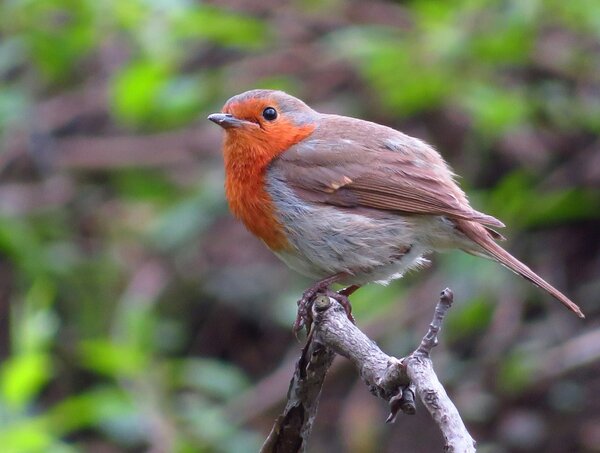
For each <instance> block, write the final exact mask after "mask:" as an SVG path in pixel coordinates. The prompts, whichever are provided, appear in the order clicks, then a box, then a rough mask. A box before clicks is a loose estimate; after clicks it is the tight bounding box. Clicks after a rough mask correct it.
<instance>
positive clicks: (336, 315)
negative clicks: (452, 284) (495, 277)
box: [262, 289, 475, 453]
mask: <svg viewBox="0 0 600 453" xmlns="http://www.w3.org/2000/svg"><path fill="white" fill-rule="evenodd" d="M451 305H452V292H451V291H450V290H449V289H446V290H444V291H443V292H442V294H441V298H440V301H439V302H438V304H437V306H436V310H435V315H434V318H433V321H432V322H431V324H430V326H429V330H428V332H427V334H426V335H425V337H423V340H422V341H421V344H420V345H419V347H418V348H417V349H416V350H415V352H413V353H412V354H410V355H409V356H407V357H405V358H403V359H397V358H395V357H391V356H388V355H387V354H385V353H384V352H382V351H381V349H379V347H378V346H377V345H376V344H375V343H374V342H373V341H372V340H370V339H369V338H368V337H367V336H366V335H365V334H364V333H363V332H362V331H361V330H360V329H358V327H356V326H355V325H354V324H352V323H351V322H350V321H349V320H348V317H347V316H346V313H345V311H344V308H343V307H342V306H341V305H340V304H339V303H337V302H336V301H335V300H334V299H330V298H328V297H326V296H323V295H320V296H318V297H317V298H316V300H315V303H314V306H313V312H312V314H313V319H314V324H313V329H312V331H311V333H310V335H309V338H308V340H307V344H306V346H305V348H304V350H303V354H302V356H301V358H300V360H299V361H298V364H297V367H296V372H295V374H294V377H293V379H292V382H291V384H290V392H289V393H288V404H287V405H286V409H285V410H284V413H283V414H282V415H281V416H280V417H279V418H278V419H277V421H276V423H275V426H274V427H273V430H272V431H271V434H270V435H269V438H268V439H267V441H266V442H265V445H264V446H263V449H262V451H263V452H265V453H267V452H268V453H271V452H285V453H288V452H303V451H306V446H307V442H308V438H309V435H310V430H311V427H312V423H313V421H314V417H315V414H316V407H317V400H318V397H319V394H320V392H321V387H322V383H323V379H324V377H325V373H326V372H327V368H328V367H329V365H330V364H331V361H332V359H333V353H334V352H335V353H337V354H340V355H342V356H344V357H346V358H347V359H349V360H350V361H351V362H352V363H353V364H354V365H355V366H356V368H357V369H358V371H359V373H360V376H361V378H362V379H363V380H364V381H365V383H366V384H367V386H368V387H369V390H370V392H371V393H373V394H374V395H376V396H378V397H380V398H383V399H385V400H386V401H388V402H389V404H390V416H389V417H388V420H387V421H388V422H393V421H394V420H395V419H396V415H397V414H398V412H400V411H402V412H404V413H406V414H414V413H415V401H414V396H415V394H417V395H419V397H420V399H421V401H422V402H423V404H424V405H425V407H426V408H427V409H428V410H429V412H430V413H431V415H432V417H433V419H434V421H435V422H436V423H437V424H438V426H439V427H440V429H441V431H442V434H443V436H444V439H445V442H446V451H448V452H461V453H462V452H474V451H475V443H474V441H473V439H472V438H471V436H470V435H469V433H468V431H467V429H466V427H465V425H464V423H463V421H462V419H461V418H460V415H459V413H458V411H457V409H456V407H455V406H454V404H453V403H452V401H450V398H449V397H448V395H447V394H446V391H445V390H444V387H443V386H442V384H441V383H440V382H439V380H438V379H437V376H436V375H435V372H434V371H433V366H432V364H431V360H430V358H429V355H430V352H431V349H432V348H433V347H434V346H435V345H436V344H437V342H438V338H437V335H438V332H439V330H440V328H441V326H442V322H443V320H444V317H445V315H446V312H447V311H448V309H449V308H450V306H451ZM298 423H300V425H298Z"/></svg>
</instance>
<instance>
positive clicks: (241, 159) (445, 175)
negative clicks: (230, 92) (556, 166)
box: [208, 90, 584, 331]
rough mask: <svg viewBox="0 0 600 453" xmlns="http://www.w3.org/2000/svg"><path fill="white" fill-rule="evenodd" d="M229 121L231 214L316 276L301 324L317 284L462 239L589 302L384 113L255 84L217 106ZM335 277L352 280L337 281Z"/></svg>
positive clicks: (326, 288) (414, 259) (219, 118)
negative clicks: (519, 249) (507, 235)
mask: <svg viewBox="0 0 600 453" xmlns="http://www.w3.org/2000/svg"><path fill="white" fill-rule="evenodd" d="M208 119H209V120H210V121H213V122H214V123H216V124H218V125H219V126H221V127H222V128H223V129H224V130H225V140H224V145H223V155H224V160H225V193H226V196H227V200H228V202H229V206H230V209H231V211H232V212H233V214H234V215H235V216H236V217H238V218H239V219H241V220H242V222H244V224H245V225H246V227H247V228H248V230H250V231H251V232H252V233H253V234H255V235H256V236H258V237H259V238H260V239H262V241H263V242H264V243H265V244H266V245H267V247H269V248H270V249H271V250H272V251H273V253H275V254H276V255H277V256H278V257H279V258H280V259H282V260H283V261H284V262H285V263H286V264H287V265H288V266H289V267H291V268H292V269H295V270H296V271H298V272H299V273H301V274H304V275H305V276H307V277H310V278H313V279H315V280H316V283H315V284H314V285H312V286H311V287H310V288H308V289H307V290H306V291H305V292H304V293H303V295H302V298H301V299H300V300H299V302H298V305H299V310H298V318H297V319H296V322H295V324H294V329H295V330H296V331H297V330H299V329H300V328H301V327H302V325H303V324H307V325H308V323H309V322H310V319H309V316H308V313H309V310H308V307H309V306H310V303H311V302H312V300H313V299H314V297H315V296H316V294H317V293H324V294H327V295H329V296H331V297H334V298H335V299H337V300H338V301H339V302H340V303H341V304H342V305H343V306H344V307H345V308H346V310H347V312H348V315H349V316H351V315H350V304H349V301H348V296H349V295H350V294H352V293H353V292H354V291H356V290H357V289H358V288H360V286H361V285H364V284H366V283H370V282H376V283H382V284H386V283H388V282H389V281H391V280H394V279H397V278H400V277H401V276H402V275H403V274H404V273H405V272H406V271H408V270H410V269H415V268H419V267H421V266H423V265H424V264H425V263H427V260H426V259H425V258H424V256H425V255H427V254H428V253H430V252H432V251H445V250H451V249H461V250H463V251H465V252H467V253H470V254H472V255H477V256H481V257H484V258H490V259H493V260H495V261H498V262H499V263H500V264H502V265H504V266H506V267H507V268H509V269H510V270H512V271H513V272H515V273H516V274H519V275H520V276H522V277H524V278H525V279H527V280H529V281H530V282H532V283H533V284H535V285H537V286H538V287H540V288H542V289H543V290H545V291H547V292H548V293H549V294H550V295H552V296H553V297H555V298H556V299H558V300H559V301H560V302H561V303H563V304H564V305H565V306H566V307H568V308H569V309H571V310H572V311H573V312H575V313H576V314H577V315H578V316H579V317H581V318H583V317H584V315H583V313H582V312H581V310H580V308H579V307H578V306H577V305H576V304H575V303H573V302H572V301H571V300H570V299H569V298H567V297H566V296H565V295H564V294H562V293H561V292H560V291H558V290H557V289H556V288H554V287H553V286H552V285H550V284H549V283H547V282H546V281H545V280H544V279H542V278H541V277H540V276H539V275H537V274H536V273H535V272H533V271H532V270H531V269H530V268H529V267H527V266H526V265H525V264H523V263H522V262H520V261H519V260H518V259H516V258H515V257H513V256H512V255H511V254H510V253H508V252H507V251H506V250H504V249H503V248H502V247H501V246H500V245H498V243H497V241H498V240H502V239H503V237H502V235H500V234H499V233H498V232H497V231H496V230H494V228H502V227H504V224H503V223H502V222H501V221H500V220H498V219H496V218H494V217H492V216H490V215H487V214H484V213H481V212H479V211H476V210H475V209H473V208H472V207H471V206H470V205H469V201H468V199H467V197H466V195H465V193H464V192H463V191H462V190H461V189H460V187H459V186H458V185H457V183H456V181H455V180H454V174H453V173H452V170H451V169H450V167H449V166H448V165H447V164H446V162H445V161H444V159H443V158H442V157H441V156H440V154H439V153H438V152H437V151H436V150H434V149H433V148H432V147H431V146H430V145H428V144H427V143H425V142H423V141H421V140H419V139H417V138H413V137H410V136H408V135H406V134H403V133H402V132H399V131H396V130H394V129H391V128H389V127H386V126H382V125H380V124H376V123H372V122H369V121H363V120H360V119H355V118H349V117H345V116H339V115H329V114H324V113H319V112H317V111H315V110H313V109H312V108H310V107H309V106H308V105H306V104H305V103H304V102H302V101H301V100H299V99H297V98H295V97H293V96H291V95H289V94H286V93H284V92H282V91H272V90H252V91H247V92H245V93H242V94H239V95H237V96H234V97H232V98H231V99H229V100H228V101H227V102H226V104H225V106H224V107H223V109H222V112H221V113H214V114H212V115H210V116H209V117H208ZM334 283H339V284H343V285H349V286H348V287H347V288H345V289H343V290H341V291H339V292H335V291H332V290H331V289H330V286H331V285H332V284H334Z"/></svg>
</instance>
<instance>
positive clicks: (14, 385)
mask: <svg viewBox="0 0 600 453" xmlns="http://www.w3.org/2000/svg"><path fill="white" fill-rule="evenodd" d="M52 375H53V366H52V359H51V357H50V355H48V354H43V353H30V354H23V355H18V356H12V357H10V358H9V359H7V360H6V361H5V362H4V364H3V365H2V378H1V380H0V386H1V387H0V388H1V390H2V397H3V399H4V400H5V401H6V402H7V404H9V405H11V406H13V407H15V408H21V407H23V406H25V405H26V404H28V403H30V402H31V400H32V399H33V398H34V397H35V396H36V395H37V393H38V392H39V391H40V389H41V388H42V387H43V386H44V385H45V384H46V383H47V382H48V381H49V380H50V377H51V376H52Z"/></svg>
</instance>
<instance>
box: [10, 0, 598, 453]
mask: <svg viewBox="0 0 600 453" xmlns="http://www.w3.org/2000/svg"><path fill="white" fill-rule="evenodd" d="M0 27H1V28H0V30H1V31H0V146H1V151H0V178H1V182H0V354H1V357H2V362H1V364H0V445H1V446H2V447H1V449H2V451H3V452H19V453H20V452H51V453H63V452H75V451H86V452H98V453H100V452H102V453H104V452H107V453H108V452H122V451H126V452H141V451H151V452H177V453H179V452H181V453H187V452H213V451H214V452H242V453H243V452H250V451H256V450H257V449H258V447H259V445H260V444H261V443H262V440H263V439H264V438H265V436H266V433H267V432H268V430H269V429H270V426H271V424H272V422H273V420H274V417H275V415H276V414H277V413H278V411H279V410H280V409H281V407H282V403H283V399H284V397H285V393H286V390H287V385H288V381H289V378H290V376H291V374H292V370H293V363H294V360H295V358H296V357H297V356H298V354H299V351H300V347H301V345H300V344H299V343H298V342H297V341H296V340H295V339H294V337H293V335H292V333H291V324H292V321H293V319H294V315H295V300H296V299H297V298H298V296H299V295H300V294H301V291H302V289H303V288H305V287H306V286H307V285H308V284H309V282H308V281H307V280H304V279H301V278H300V277H298V276H297V275H295V274H294V273H293V272H292V271H290V270H288V269H287V268H285V267H284V266H283V265H282V264H281V263H279V262H278V261H277V260H276V259H275V258H274V257H273V256H271V255H270V253H269V252H268V251H267V250H266V249H265V248H264V247H263V245H262V244H261V243H260V242H259V241H258V240H256V239H254V238H253V237H251V236H250V234H249V233H247V232H246V231H245V230H244V228H243V226H242V225H241V224H240V223H239V222H237V221H235V220H234V219H233V218H232V217H231V215H230V214H229V213H228V210H227V206H226V203H225V198H224V193H223V170H222V158H221V155H220V140H221V131H220V130H219V128H218V127H216V126H215V125H213V124H211V123H208V122H207V121H205V117H206V115H207V114H209V113H211V112H214V111H218V110H219V109H220V108H221V105H222V104H223V103H224V102H225V100H227V99H228V98H229V97H230V96H232V95H234V94H237V93H239V92H242V91H244V90H246V89H250V88H257V87H266V88H282V89H285V90H287V91H289V92H290V93H292V94H294V95H296V96H298V97H300V98H302V99H304V100H305V101H307V102H308V103H309V104H310V105H312V106H313V107H315V108H316V109H318V110H321V111H324V112H333V113H340V114H345V115H350V116H358V117H361V118H365V119H369V120H373V121H377V122H380V123H383V124H386V125H389V126H392V127H395V128H398V129H400V130H402V131H404V132H406V133H409V134H411V135H414V136H417V137H419V138H422V139H424V140H426V141H428V142H430V143H432V144H433V145H435V146H436V147H437V148H438V149H439V150H440V151H441V152H442V154H443V155H444V156H445V158H446V159H447V160H448V161H449V162H450V163H451V165H452V166H453V168H454V169H455V170H456V172H457V173H458V174H459V175H461V179H460V182H461V185H462V186H463V187H464V188H465V190H466V191H467V192H468V193H469V196H470V199H471V201H472V204H473V205H474V207H475V208H476V209H479V210H482V211H485V212H487V213H489V214H491V215H494V216H496V217H498V218H500V219H502V220H503V221H504V222H505V223H506V224H507V225H508V226H509V227H508V228H507V229H506V230H505V231H503V233H505V234H506V235H507V236H508V238H509V241H508V243H507V244H506V246H507V248H508V249H509V250H510V251H512V252H513V253H514V254H515V255H517V256H518V257H520V258H522V259H523V260H524V261H526V262H527V263H529V264H530V265H531V266H532V267H533V268H534V269H535V270H536V271H538V272H539V273H540V274H541V275H542V276H544V277H545V278H547V279H548V280H549V281H550V282H552V283H553V284H555V285H556V286H557V287H558V288H560V289H562V290H564V291H565V292H566V294H568V295H570V297H572V298H573V300H575V301H576V302H578V303H579V304H580V305H581V306H582V308H583V310H584V311H585V312H586V313H587V315H588V318H587V319H586V320H585V321H581V320H579V319H577V318H576V317H575V316H574V315H572V314H571V313H569V312H568V311H566V310H565V309H564V308H563V307H561V306H560V305H559V304H558V303H557V302H556V301H554V300H553V299H551V298H550V297H549V296H547V295H545V294H543V293H541V292H540V291H539V290H537V289H536V288H534V287H532V286H530V285H529V284H528V283H527V282H525V281H523V280H522V279H520V278H518V277H516V276H514V275H512V274H511V273H509V272H508V271H506V270H504V269H503V268H502V267H500V266H499V265H496V264H494V263H491V262H486V261H484V260H482V259H479V258H475V257H471V256H467V255H464V254H461V253H460V252H456V253H450V254H447V255H437V256H435V257H434V259H433V264H432V266H431V267H430V268H428V269H426V270H423V271H421V272H419V273H413V274H410V275H408V276H407V277H406V278H405V279H403V280H401V281H398V282H394V283H393V284H392V285H390V286H388V287H380V286H375V285H369V286H368V287H366V288H364V289H362V290H361V291H359V292H358V293H357V294H356V295H355V296H353V305H354V310H355V315H356V317H357V320H358V324H359V326H360V327H361V328H363V329H364V330H366V331H367V332H368V333H369V335H370V336H372V338H374V339H376V340H377V341H378V342H379V343H380V345H381V346H382V347H383V348H384V350H386V351H387V352H389V353H390V354H393V355H397V356H400V355H402V354H405V353H407V352H409V351H411V350H412V349H413V348H415V347H416V345H417V344H418V342H419V340H420V337H421V336H422V335H423V333H424V332H425V330H426V326H427V324H428V322H429V320H430V317H431V315H432V311H433V307H434V305H435V302H436V300H437V296H438V294H439V292H440V290H441V289H443V288H444V287H446V286H449V287H451V288H452V289H453V290H454V292H455V295H456V303H455V307H454V308H453V309H452V311H451V313H450V315H449V318H448V319H447V323H446V324H445V328H444V331H443V334H442V341H441V344H440V346H439V347H438V348H437V349H436V350H435V351H434V364H435V367H436V370H437V372H438V374H439V376H440V378H441V380H442V381H443V383H444V384H445V386H446V388H447V389H448V391H449V392H450V394H451V397H452V398H453V400H454V401H455V402H456V404H457V406H458V408H459V410H460V412H461V414H462V416H463V417H464V420H465V422H466V424H467V425H468V427H469V429H470V430H471V433H472V434H473V436H474V437H475V438H476V439H477V440H478V444H479V447H480V448H479V451H481V452H484V453H503V452H540V451H544V452H577V451H589V452H593V451H596V452H597V451H600V397H599V395H600V373H599V372H600V364H599V362H598V359H599V358H600V305H599V304H598V293H599V292H600V253H599V251H600V250H599V249H600V241H599V240H598V237H599V232H600V191H599V190H598V189H599V186H600V138H599V132H600V2H598V1H596V0H587V1H586V0H574V1H561V0H548V1H541V0H527V1H522V0H506V1H475V0H453V1H433V0H426V1H410V2H385V1H382V0H376V1H369V2H359V1H348V0H327V1H316V0H305V1H293V2H279V1H274V0H268V1H262V0H227V1H222V2H206V3H200V2H197V1H193V0H173V1H168V0H128V1H121V0H107V1H96V0H79V1H77V0H46V1H42V0H11V1H5V2H2V3H1V4H0ZM386 415H387V414H386V405H385V403H384V402H383V401H380V400H377V399H376V398H374V397H373V396H371V395H370V394H369V393H368V392H367V389H366V387H365V386H364V385H363V383H362V382H360V381H359V380H358V379H357V375H356V372H355V370H353V369H351V367H350V366H349V365H348V363H346V362H345V361H344V360H341V359H340V360H337V361H336V363H335V365H334V367H333V369H332V370H331V372H330V375H329V376H328V380H327V383H326V386H325V389H324V392H323V396H322V400H321V405H320V411H319V415H318V418H317V422H316V427H315V430H314V436H313V439H312V448H311V451H314V452H322V451H347V452H379V451H381V452H391V451H398V450H402V451H407V452H433V451H441V449H442V445H443V442H442V439H441V436H440V435H439V433H438V429H437V427H436V426H435V425H434V423H433V422H432V421H431V420H430V418H429V416H428V415H427V413H426V411H425V410H424V409H423V408H422V407H420V408H419V413H418V414H417V415H416V416H414V417H408V416H402V417H400V418H399V420H398V421H397V422H396V424H394V425H385V424H384V420H385V418H386Z"/></svg>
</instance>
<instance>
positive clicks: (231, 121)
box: [208, 113, 252, 129]
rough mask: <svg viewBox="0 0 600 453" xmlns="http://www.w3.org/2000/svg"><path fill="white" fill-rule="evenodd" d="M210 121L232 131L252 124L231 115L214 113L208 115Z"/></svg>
mask: <svg viewBox="0 0 600 453" xmlns="http://www.w3.org/2000/svg"><path fill="white" fill-rule="evenodd" d="M208 119H209V120H210V121H212V122H213V123H215V124H218V125H219V126H221V127H222V128H223V129H231V128H234V127H240V126H243V125H244V124H248V123H250V122H249V121H244V120H240V119H239V118H236V117H235V116H233V115H232V114H230V113H213V114H211V115H208ZM250 124H252V123H250Z"/></svg>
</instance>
